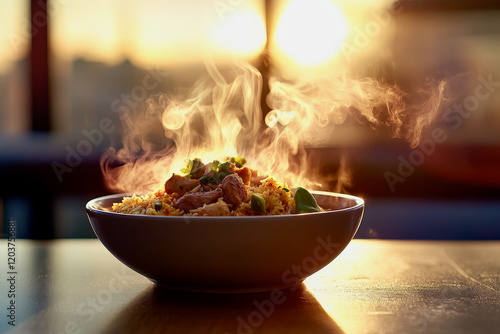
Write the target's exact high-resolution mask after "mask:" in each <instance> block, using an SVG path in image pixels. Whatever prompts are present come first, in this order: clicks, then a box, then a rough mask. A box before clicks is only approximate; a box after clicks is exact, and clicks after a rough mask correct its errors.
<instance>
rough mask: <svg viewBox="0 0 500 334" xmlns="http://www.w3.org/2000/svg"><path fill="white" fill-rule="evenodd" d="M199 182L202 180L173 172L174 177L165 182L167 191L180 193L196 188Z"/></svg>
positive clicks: (168, 192)
mask: <svg viewBox="0 0 500 334" xmlns="http://www.w3.org/2000/svg"><path fill="white" fill-rule="evenodd" d="M199 184H200V181H198V180H193V179H190V178H187V177H184V176H180V175H177V174H173V175H172V177H171V178H170V179H168V180H167V182H165V192H166V193H167V194H172V193H178V194H180V195H184V194H185V193H187V192H188V191H190V190H193V189H194V188H196V187H197V186H198V185H199Z"/></svg>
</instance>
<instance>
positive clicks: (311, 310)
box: [102, 285, 344, 334]
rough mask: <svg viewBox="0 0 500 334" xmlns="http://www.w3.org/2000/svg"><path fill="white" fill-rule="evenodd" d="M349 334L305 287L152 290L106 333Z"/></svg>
mask: <svg viewBox="0 0 500 334" xmlns="http://www.w3.org/2000/svg"><path fill="white" fill-rule="evenodd" d="M115 333H122V334H127V333H134V334H135V333H148V334H150V333H190V334H191V333H224V334H232V333H238V334H250V333H330V334H332V333H333V334H341V333H344V332H343V331H342V330H341V329H340V327H339V326H338V325H337V324H336V323H335V321H334V320H333V319H332V318H331V317H330V316H329V315H328V314H327V313H326V312H325V310H324V309H323V308H322V306H321V305H320V304H319V302H318V301H317V300H316V299H315V298H314V296H313V295H312V294H311V293H309V292H308V291H306V290H305V287H304V285H301V286H297V287H295V289H294V288H290V289H284V290H275V291H273V292H266V293H258V294H236V295H223V294H195V293H186V292H177V291H172V290H166V289H163V288H159V287H156V286H154V287H152V288H150V289H148V290H146V291H145V292H144V293H143V294H141V295H139V296H138V297H137V298H136V299H134V300H133V301H132V302H131V303H130V304H129V305H127V306H126V307H125V309H124V310H123V311H122V312H121V313H119V314H118V316H117V317H116V318H115V319H113V320H112V321H111V322H110V323H109V325H108V326H107V327H106V328H105V330H104V332H103V333H102V334H115Z"/></svg>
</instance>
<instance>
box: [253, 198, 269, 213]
mask: <svg viewBox="0 0 500 334" xmlns="http://www.w3.org/2000/svg"><path fill="white" fill-rule="evenodd" d="M250 207H251V208H252V210H254V211H259V212H266V200H265V199H264V198H263V197H262V196H260V195H257V194H252V199H251V201H250Z"/></svg>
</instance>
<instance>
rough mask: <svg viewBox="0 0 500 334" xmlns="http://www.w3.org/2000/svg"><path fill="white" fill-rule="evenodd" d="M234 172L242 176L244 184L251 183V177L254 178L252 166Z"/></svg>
mask: <svg viewBox="0 0 500 334" xmlns="http://www.w3.org/2000/svg"><path fill="white" fill-rule="evenodd" d="M234 172H235V173H236V174H238V176H239V177H241V180H242V181H243V183H244V184H250V179H251V178H252V171H251V170H250V168H248V167H244V168H242V169H237V170H235V171H234Z"/></svg>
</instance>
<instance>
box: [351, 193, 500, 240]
mask: <svg viewBox="0 0 500 334" xmlns="http://www.w3.org/2000/svg"><path fill="white" fill-rule="evenodd" d="M356 238H381V239H433V240H498V239H500V201H499V200H450V201H446V200H415V199H396V200H395V199H390V200H389V199H387V200H384V199H374V200H367V201H366V209H365V215H364V217H363V221H362V223H361V226H360V228H359V230H358V233H357V234H356Z"/></svg>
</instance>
